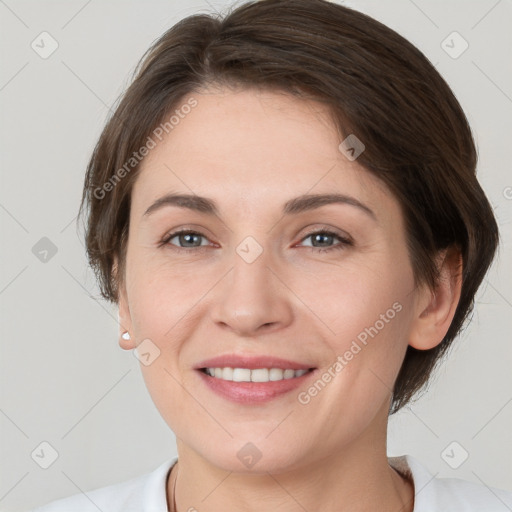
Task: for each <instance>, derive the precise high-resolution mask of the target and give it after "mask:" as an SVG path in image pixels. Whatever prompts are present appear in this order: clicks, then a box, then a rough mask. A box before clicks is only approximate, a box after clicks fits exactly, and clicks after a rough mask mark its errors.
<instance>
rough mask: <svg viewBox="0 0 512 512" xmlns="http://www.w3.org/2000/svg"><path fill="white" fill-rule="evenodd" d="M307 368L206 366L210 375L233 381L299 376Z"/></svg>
mask: <svg viewBox="0 0 512 512" xmlns="http://www.w3.org/2000/svg"><path fill="white" fill-rule="evenodd" d="M307 372H308V370H290V369H287V370H282V369H281V368H255V369H254V370H250V369H249V368H206V373H207V374H208V375H210V377H215V378H216V379H222V380H232V381H234V382H270V381H276V380H285V379H293V378H296V377H301V376H302V375H304V374H305V373H307Z"/></svg>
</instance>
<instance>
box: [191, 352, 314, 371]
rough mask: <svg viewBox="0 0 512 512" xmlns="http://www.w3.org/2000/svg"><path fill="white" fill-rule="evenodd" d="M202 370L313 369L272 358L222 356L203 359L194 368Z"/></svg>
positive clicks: (308, 366) (294, 362) (293, 362)
mask: <svg viewBox="0 0 512 512" xmlns="http://www.w3.org/2000/svg"><path fill="white" fill-rule="evenodd" d="M195 368H196V369H198V370H199V369H202V368H248V369H251V370H254V369H256V368H282V369H283V370H309V369H310V368H314V367H313V366H312V365H310V364H304V363H299V362H297V361H290V360H288V359H281V358H280V357H273V356H255V355H237V354H224V355H221V356H217V357H213V358H211V359H205V360H204V361H202V362H200V363H199V364H198V365H196V367H195Z"/></svg>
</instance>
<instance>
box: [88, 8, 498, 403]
mask: <svg viewBox="0 0 512 512" xmlns="http://www.w3.org/2000/svg"><path fill="white" fill-rule="evenodd" d="M210 84H220V85H225V86H240V87H261V88H264V89H273V90H280V91H286V92H288V93H290V94H294V95H296V96H297V97H299V98H307V99H313V100H317V101H319V102H322V103H324V104H326V105H328V106H329V111H330V112H331V114H332V117H333V121H334V123H335V126H336V127H337V129H338V130H339V132H340V134H344V135H343V137H345V136H347V135H348V134H355V135H356V136H357V137H358V138H359V139H360V140H362V141H363V143H364V144H365V146H366V150H365V151H364V152H363V153H362V154H361V155H360V156H359V158H358V163H359V164H361V165H362V166H363V167H365V168H366V169H367V170H368V171H369V172H371V173H373V174H374V175H375V176H377V177H378V178H380V179H381V180H382V181H383V182H384V183H385V184H386V185H387V186H388V188H389V189H390V190H391V192H392V193H393V194H394V196H395V197H396V198H397V200H398V201H399V203H400V205H401V208H402V212H403V215H404V219H405V223H406V232H407V233H406V234H407V240H408V247H409V254H410V258H411V264H412V267H413V271H414V275H415V280H416V283H420V282H421V283H424V284H427V285H428V286H430V287H434V286H435V283H436V280H437V279H438V273H437V269H436V265H435V256H436V255H437V254H438V252H439V251H440V250H442V249H444V248H448V247H453V248H456V249H457V250H458V251H460V253H461V255H462V263H463V265H462V267H463V268H462V292H461V297H460V300H459V303H458V306H457V309H456V312H455V316H454V318H453V321H452V323H451V326H450V328H449V330H448V332H447V334H446V336H445V338H444V339H443V341H442V342H441V343H440V344H439V345H437V346H436V347H435V348H432V349H430V350H424V351H421V350H416V349H414V348H413V347H411V346H408V347H407V352H406V355H405V359H404V361H403V364H402V367H401V369H400V372H399V375H398V377H397V380H396V383H395V386H394V390H393V399H392V404H391V405H392V406H391V409H390V413H394V412H396V411H398V410H399V409H400V408H401V407H403V406H404V405H405V404H406V403H407V402H408V401H409V400H410V399H411V398H412V396H413V395H414V394H415V393H416V392H417V391H418V390H420V389H421V388H423V387H424V385H425V384H426V383H427V381H428V378H429V376H430V374H431V372H432V371H433V369H434V367H435V366H436V364H437V362H438V361H439V360H440V358H441V356H442V355H443V354H444V353H445V351H446V350H447V348H448V347H449V346H450V344H451V342H452V341H453V339H454V338H455V336H456V335H457V333H458V332H459V331H460V330H461V328H462V327H463V324H464V322H465V321H466V319H467V317H468V315H469V313H470V312H471V311H472V309H473V305H474V297H475V294H476V291H477V289H478V287H479V286H480V284H481V282H482V279H483V278H484V275H485V273H486V272H487V269H488V267H489V266H490V264H491V262H492V259H493V257H494V253H495V250H496V247H497V244H498V238H499V236H498V227H497V224H496V221H495V219H494V215H493V211H492V209H491V207H490V205H489V202H488V200H487V198H486V196H485V194H484V192H483V190H482V188H481V187H480V185H479V183H478V181H477V179H476V162H477V154H476V148H475V143H474V141H473V137H472V134H471V129H470V127H469V125H468V122H467V119H466V116H465V114H464V112H463V110H462V108H461V106H460V105H459V103H458V101H457V99H456V98H455V96H454V94H453V93H452V91H451V90H450V88H449V86H448V85H447V84H446V82H445V81H444V80H443V78H442V77H441V76H440V75H439V73H438V72H437V71H436V69H435V68H434V67H433V66H432V64H431V63H430V62H429V61H428V59H427V58H426V57H425V56H424V55H423V54H422V53H421V52H420V51H419V50H418V49H417V48H416V47H414V46H413V45H412V44H411V43H409V42H408V41H407V40H406V39H404V38H403V37H401V36H400V35H399V34H397V33H396V32H394V31H393V30H391V29H390V28H388V27H386V26H385V25H383V24H381V23H379V22H378V21H376V20H374V19H372V18H370V17H369V16H366V15H365V14H362V13H360V12H358V11H355V10H352V9H350V8H347V7H344V6H341V5H338V4H335V3H331V2H328V1H325V0H260V1H251V2H246V3H245V4H242V5H241V6H239V7H237V8H236V9H233V10H232V11H231V12H229V13H227V14H226V15H225V16H217V15H205V14H201V15H194V16H190V17H187V18H185V19H183V20H181V21H180V22H179V23H177V24H176V25H175V26H173V27H172V28H170V29H169V30H168V31H167V32H166V33H164V34H163V36H162V37H160V39H159V40H157V41H156V43H154V45H153V46H152V47H151V48H150V49H149V50H148V51H147V52H146V54H145V55H144V56H143V58H142V59H141V61H140V62H139V65H138V66H137V68H136V70H135V72H134V79H133V82H132V83H131V85H130V86H129V88H128V89H127V91H126V92H125V93H124V95H122V97H121V98H120V101H119V102H118V104H117V106H116V108H115V112H114V114H113V115H112V116H111V117H110V119H109V120H108V122H107V124H106V126H105V128H104V130H103V132H102V134H101V136H100V138H99V141H98V143H97V145H96V147H95V149H94V152H93V154H92V157H91V159H90V162H89V164H88V167H87V173H86V177H85V184H84V191H83V197H82V203H81V205H80V214H81V213H82V209H83V208H84V206H85V205H87V206H88V218H87V226H86V247H87V254H88V258H89V262H90V264H91V266H92V268H93V269H94V271H95V273H96V275H97V278H98V281H99V285H100V289H101V294H102V296H103V297H104V298H106V299H107V300H109V301H112V302H117V301H118V290H119V284H120V282H121V280H122V279H124V263H125V257H126V246H127V236H128V225H129V213H130V196H131V190H132V187H133V184H134V182H135V179H136V177H137V171H138V169H139V167H140V165H138V162H137V161H132V162H131V163H132V164H133V165H132V169H130V168H127V167H126V162H128V161H130V159H131V158H133V155H134V154H135V153H137V152H138V150H139V148H141V147H142V146H144V144H145V143H146V142H147V140H148V137H149V136H150V135H151V133H152V132H153V131H154V129H155V127H157V126H159V125H160V124H161V123H163V122H165V120H166V119H168V118H169V116H170V114H171V113H172V111H173V110H175V109H176V107H177V106H179V103H180V101H182V99H183V98H184V97H186V96H187V95H190V94H191V93H193V92H194V91H200V90H201V89H204V88H205V87H208V86H209V85H210ZM137 154H138V153H137ZM123 166H124V167H123ZM123 168H124V172H120V170H121V169H123ZM121 175H122V176H121ZM107 184H109V185H108V186H107ZM98 191H99V192H98ZM107 192H108V193H107ZM114 257H118V258H119V268H118V269H116V268H114Z"/></svg>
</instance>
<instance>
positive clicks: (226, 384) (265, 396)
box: [197, 370, 316, 404]
mask: <svg viewBox="0 0 512 512" xmlns="http://www.w3.org/2000/svg"><path fill="white" fill-rule="evenodd" d="M197 372H198V373H199V376H200V377H201V378H202V379H203V382H204V383H205V384H206V385H207V386H208V387H209V388H210V389H211V390H212V391H214V392H215V393H217V394H218V395H220V396H222V397H224V398H227V399H228V400H231V401H233V402H238V403H244V404H250V403H261V402H267V401H269V400H272V399H274V398H277V397H279V396H281V395H284V394H286V393H289V392H290V391H293V390H294V389H297V388H298V387H299V386H301V385H302V384H304V382H305V381H306V380H307V379H309V378H310V377H311V376H312V375H313V374H314V373H315V372H316V370H312V371H309V372H307V373H305V374H304V375H301V376H300V377H294V378H292V379H283V380H274V381H269V382H234V381H231V380H223V379H217V378H215V377H212V376H210V375H207V374H206V373H203V372H202V371H200V370H197Z"/></svg>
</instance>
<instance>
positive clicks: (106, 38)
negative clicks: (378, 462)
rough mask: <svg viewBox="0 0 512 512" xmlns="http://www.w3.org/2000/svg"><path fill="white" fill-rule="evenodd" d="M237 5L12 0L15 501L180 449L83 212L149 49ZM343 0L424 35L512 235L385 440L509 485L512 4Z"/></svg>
mask: <svg viewBox="0 0 512 512" xmlns="http://www.w3.org/2000/svg"><path fill="white" fill-rule="evenodd" d="M228 4H229V2H227V1H226V2H211V3H210V4H208V3H207V2H206V1H204V2H203V1H199V0H198V1H187V2H186V3H184V2H177V1H149V2H142V1H138V2H135V1H130V2H128V1H124V2H122V1H115V0H109V1H105V0H103V1H99V0H92V1H89V2H87V1H82V0H80V1H75V0H72V1H66V2H64V1H60V2H58V1H46V0H45V1H41V0H38V1H35V0H34V1H15V0H5V1H3V0H0V17H1V18H0V19H1V26H0V34H1V35H0V41H1V44H0V47H1V51H2V68H1V74H0V105H1V126H0V129H1V134H0V141H1V142H0V143H1V153H0V154H1V169H2V186H1V189H0V223H1V228H2V236H1V244H2V245H1V247H2V250H1V267H0V268H1V271H0V301H1V308H2V327H1V359H0V369H1V374H0V378H1V381H0V443H1V446H0V510H2V511H13V512H17V511H22V510H26V509H28V508H31V507H33V506H35V505H39V504H42V503H46V502H48V501H50V500H53V499H56V498H59V497H63V496H67V495H70V494H74V493H76V492H80V491H87V490H91V489H93V488H95V487H100V486H104V485H108V484H112V483H115V482H119V481H122V480H126V479H128V478H131V477H133V476H136V475H139V474H142V473H145V472H148V471H150V470H152V469H154V468H155V467H156V466H157V465H158V464H160V463H161V462H162V461H163V460H164V459H166V458H168V457H170V456H172V455H174V454H175V442H174V436H173V434H172V432H171V431H170V430H169V428H168V427H167V425H166V424H165V423H164V421H163V420H162V419H161V417H160V415H159V413H158V411H157V410H156V408H155V407H154V405H153V403H152V401H151V398H150V396H149V394H148V392H147V391H146V388H145V385H144V382H143V380H142V377H141V374H140V370H139V368H138V364H139V363H138V361H137V360H136V359H135V358H134V357H133V355H132V353H131V352H126V351H123V350H121V349H120V348H119V346H118V328H117V310H116V309H115V308H112V307H109V306H108V305H107V304H106V303H104V302H103V301H101V300H98V297H99V293H98V289H97V287H96V283H95V281H94V277H93V275H92V272H91V271H90V270H89V269H88V267H87V263H86V259H85V252H84V247H83V242H82V240H81V236H82V235H81V234H80V233H77V231H76V229H75V217H76V215H77V209H78V205H79V200H80V196H81V192H82V181H83V174H84V169H85V166H86V163H87V161H88V157H89V155H90V153H91V151H92V149H93V145H94V143H95V141H96V139H97V137H98V136H99V134H100V131H101V129H102V126H103V124H104V121H105V119H106V116H107V114H108V110H109V107H110V106H111V105H112V104H113V102H114V101H115V99H116V98H117V96H118V95H119V93H120V92H121V91H122V90H123V88H124V87H125V86H126V85H127V83H128V79H129V77H130V74H131V72H132V70H133V68H134V66H135V65H136V63H137V61H138V59H139V57H140V56H141V55H142V53H143V52H144V51H145V50H146V48H147V47H148V46H149V45H150V44H151V42H152V41H154V40H155V39H156V38H157V37H159V36H160V35H161V34H162V33H163V32H164V31H165V30H166V29H167V28H169V27H170V26H171V25H173V24H174V23H175V22H177V21H178V20H179V19H181V18H183V17H185V16H187V15H189V14H192V13H196V12H198V11H211V10H212V8H216V9H222V7H223V6H225V5H228ZM347 4H348V5H349V6H352V7H355V8H357V9H359V10H361V11H363V12H366V13H368V14H370V15H372V16H373V17H375V18H377V19H378V20H380V21H382V22H383V23H385V24H387V25H388V26H390V27H392V28H394V29H395V30H397V31H398V32H399V33H401V34H402V35H404V36H405V37H406V38H408V39H409V40H410V41H412V42H413V43H414V44H416V45H417V46H418V47H419V48H420V49H421V50H422V51H423V52H424V53H425V54H426V55H427V57H428V58H429V59H430V60H431V61H432V62H433V63H434V64H435V65H436V67H437V68H438V70H439V71H440V72H441V74H442V75H443V76H444V77H445V78H446V80H447V81H448V83H449V84H450V85H451V86H452V88H453V90H454V92H455V93H456V95H457V97H458V98H459V101H460V102H461V104H462V106H463V108H464V109H465V111H466V113H467V115H468V118H469V121H470V123H471V125H472V127H473V129H474V132H475V137H476V140H477V144H478V146H479V155H480V164H479V176H480V180H481V183H482V184H483V187H484V189H485V190H486V192H487V193H488V196H489V198H490V200H491V202H492V204H493V206H494V209H495V213H496V216H497V218H498V221H499V224H500V228H501V235H502V246H501V253H500V257H499V259H498V260H497V261H496V263H495V264H494V266H493V268H492V271H491V272H490V274H489V275H488V279H487V280H486V281H485V283H484V285H483V287H482V289H481V291H480V293H479V295H478V300H477V305H476V311H475V314H474V317H473V323H472V325H471V326H470V327H469V328H468V329H467V330H466V331H465V334H464V335H463V336H462V337H461V339H460V340H459V341H458V343H456V348H455V349H454V350H452V352H451V357H450V359H449V360H448V361H447V362H446V363H445V364H444V365H443V366H442V369H441V370H440V371H439V372H438V374H437V377H436V379H435V380H434V382H433V384H432V385H431V387H430V391H429V392H428V393H427V394H426V395H425V396H424V397H423V398H422V399H421V400H420V401H419V402H418V403H416V404H414V405H413V406H412V407H411V408H409V409H407V410H405V411H403V412H401V413H399V414H398V415H397V416H396V417H394V418H393V419H392V420H391V422H390V433H389V453H390V454H391V455H397V454H402V453H409V454H412V455H414V456H416V457H417V458H418V459H420V460H421V461H422V462H423V463H424V464H425V465H426V466H427V467H428V468H429V469H430V470H431V471H432V472H433V473H436V474H438V476H451V477H461V478H465V479H468V480H472V481H475V482H480V483H485V484H487V485H490V486H495V487H502V488H508V489H512V445H511V441H510V432H511V431H512V403H511V402H512V386H511V384H512V376H511V371H510V368H511V367H512V364H511V363H512V349H511V344H510V341H511V340H510V338H511V337H510V333H511V321H510V318H511V313H512V310H511V307H512V304H511V302H512V293H511V292H510V290H511V285H512V280H511V272H510V268H511V266H510V265H509V263H510V260H511V257H510V256H511V247H510V241H511V230H510V218H511V209H512V189H511V188H510V187H512V174H511V172H510V146H511V143H510V137H511V133H512V130H511V124H512V122H511V119H512V99H511V97H512V72H511V68H510V53H511V50H512V35H511V34H512V33H511V31H510V30H509V28H510V25H511V21H512V3H511V2H510V1H506V0H501V1H496V0H482V1H467V0H466V1H463V0H457V1H454V0H451V1H427V0H415V1H414V2H413V1H412V0H394V1H363V0H361V1H359V0H355V1H351V2H347ZM42 31H48V32H49V33H50V34H51V35H52V37H53V38H55V40H57V41H58V44H59V47H58V49H57V50H56V51H55V53H53V54H52V55H51V56H50V57H49V58H47V59H42V58H41V57H40V56H39V55H38V54H36V53H35V51H34V50H32V48H31V46H30V45H31V42H32V41H33V40H34V39H35V38H36V37H37V36H38V35H39V34H40V33H41V32H42ZM453 31H457V32H459V33H460V34H461V35H462V37H463V38H464V39H465V40H467V41H468V43H469V48H468V49H467V51H465V52H464V53H463V54H462V55H461V56H460V57H459V58H457V59H453V58H452V57H450V56H449V55H448V54H447V53H446V52H445V51H444V50H443V48H442V47H441V42H442V41H443V40H444V39H445V38H446V37H447V36H448V35H449V34H450V33H451V32H453ZM42 237H48V238H49V239H50V240H51V241H52V242H53V243H54V244H55V245H56V247H57V248H58V252H57V253H56V254H55V256H53V257H52V258H51V259H49V261H47V262H46V263H43V262H41V261H40V260H39V259H38V258H36V256H35V255H34V254H33V253H32V248H33V246H34V245H35V244H36V243H37V242H38V241H39V240H40V239H41V238H42ZM43 441H47V442H49V443H50V444H51V445H52V446H53V447H54V448H55V449H56V450H57V452H58V455H59V456H58V459H57V460H56V461H55V462H54V463H53V464H52V465H51V466H50V467H49V468H48V469H42V468H41V467H39V465H38V464H36V462H35V461H34V460H33V459H32V458H31V453H32V452H33V450H34V449H36V448H37V447H38V446H39V445H40V443H41V442H43ZM453 441H456V442H457V443H459V445H460V447H462V448H460V447H458V446H456V447H455V451H454V452H453V454H452V455H453V457H455V458H460V457H461V454H462V453H463V452H462V451H461V450H462V449H463V450H466V451H467V452H468V453H469V457H468V459H467V460H466V461H465V462H464V463H463V464H462V465H461V466H460V467H459V468H458V469H452V468H451V467H450V466H449V465H448V464H447V463H446V462H445V460H444V459H443V457H442V456H441V453H442V452H443V450H444V449H445V448H446V447H447V446H448V445H449V444H450V443H452V442H453ZM453 457H452V458H453ZM445 458H446V457H445Z"/></svg>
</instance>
